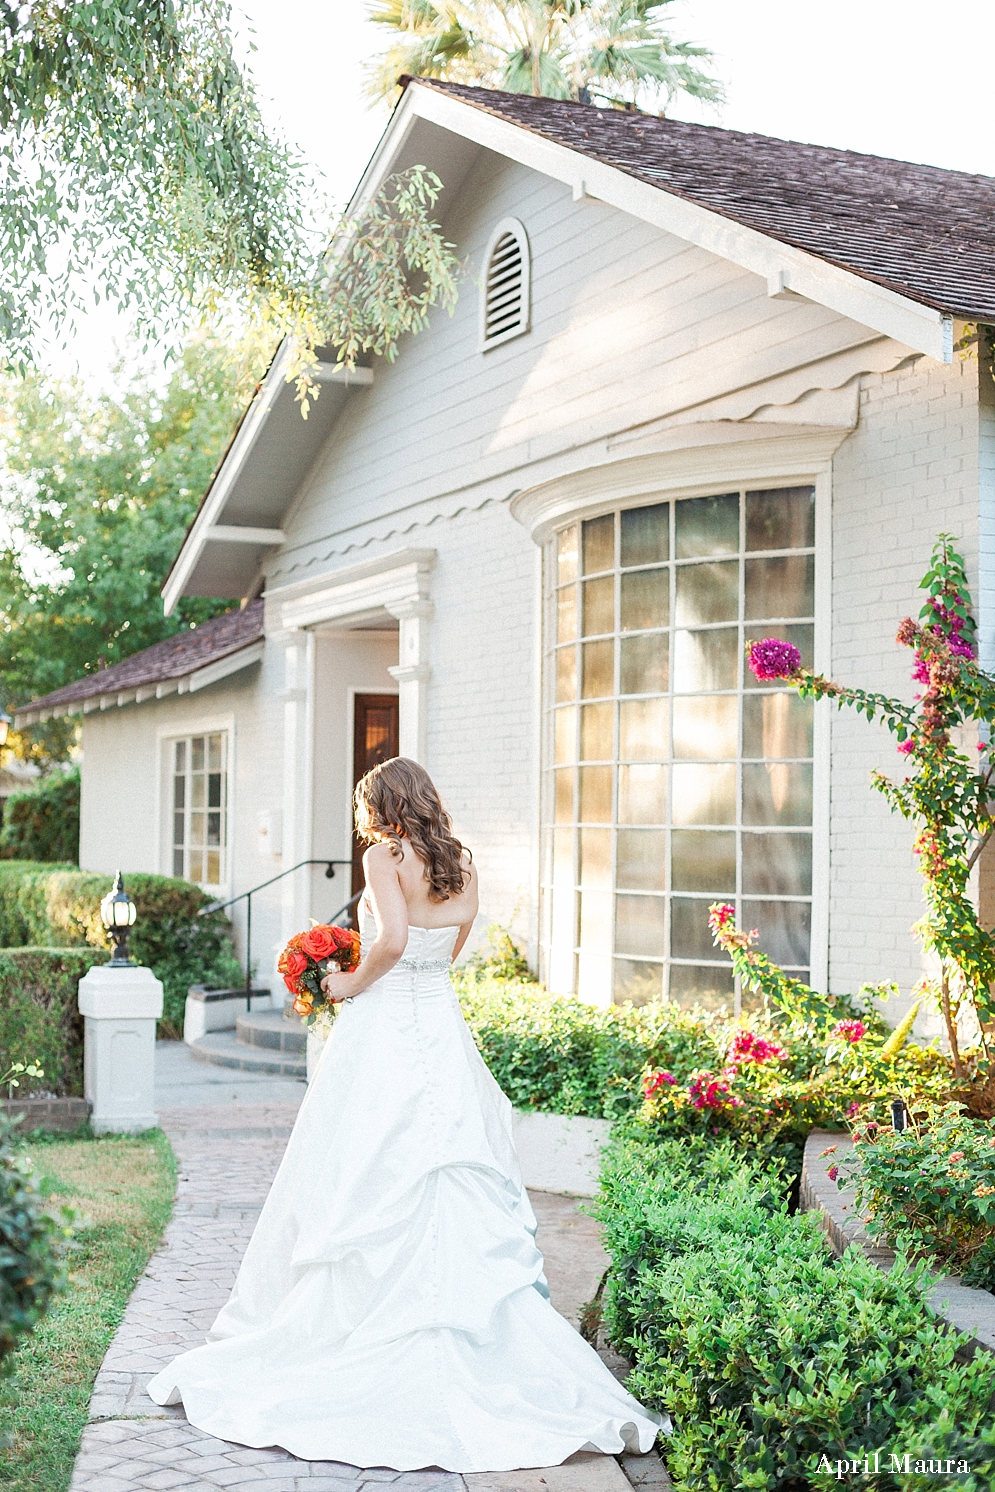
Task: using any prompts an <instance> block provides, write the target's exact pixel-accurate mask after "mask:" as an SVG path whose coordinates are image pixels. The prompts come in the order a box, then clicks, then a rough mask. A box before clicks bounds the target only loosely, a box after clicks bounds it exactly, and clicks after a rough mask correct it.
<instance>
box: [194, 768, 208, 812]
mask: <svg viewBox="0 0 995 1492" xmlns="http://www.w3.org/2000/svg"><path fill="white" fill-rule="evenodd" d="M206 786H207V783H206V779H205V777H204V775H203V773H199V774H198V775H197V776H196V777H191V779H190V802H191V804H192V805H193V807H194V808H206V807H207V804H206V803H205V801H204V799H205V796H206V794H205V788H206Z"/></svg>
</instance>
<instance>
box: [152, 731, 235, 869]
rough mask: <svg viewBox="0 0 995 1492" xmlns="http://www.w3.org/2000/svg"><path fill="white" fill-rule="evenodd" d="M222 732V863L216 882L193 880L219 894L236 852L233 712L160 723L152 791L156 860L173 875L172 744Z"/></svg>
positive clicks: (157, 733)
mask: <svg viewBox="0 0 995 1492" xmlns="http://www.w3.org/2000/svg"><path fill="white" fill-rule="evenodd" d="M218 734H222V735H225V736H227V758H228V761H227V767H226V774H227V779H228V781H227V803H226V815H225V818H226V828H227V843H226V844H225V846H224V848H223V851H222V855H223V863H222V867H221V871H222V879H221V881H220V883H219V884H218V885H217V886H215V885H214V884H213V883H211V884H208V883H206V882H200V881H197V882H194V883H193V884H195V885H202V886H203V887H204V889H206V890H209V891H211V892H212V893H213V892H216V893H217V894H218V895H219V896H227V895H228V894H229V892H230V891H231V886H232V866H233V864H234V856H235V834H236V831H235V767H236V733H235V717H234V715H229V714H226V715H211V716H202V717H200V718H198V719H195V720H189V721H186V720H175V721H173V722H172V723H171V724H170V725H161V726H159V727H158V728H157V730H156V776H157V779H158V784H159V790H158V792H157V793H156V795H155V803H156V823H155V825H154V830H153V832H154V839H155V843H156V844H157V845H158V846H159V864H160V866H161V874H162V875H165V876H170V877H172V875H173V763H174V756H173V748H174V743H175V742H176V741H182V740H188V739H189V738H190V737H191V736H211V735H218Z"/></svg>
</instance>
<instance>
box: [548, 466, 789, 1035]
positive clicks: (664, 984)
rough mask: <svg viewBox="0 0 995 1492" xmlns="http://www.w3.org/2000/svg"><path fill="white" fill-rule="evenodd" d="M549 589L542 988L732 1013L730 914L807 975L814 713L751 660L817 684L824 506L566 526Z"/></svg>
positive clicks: (784, 499)
mask: <svg viewBox="0 0 995 1492" xmlns="http://www.w3.org/2000/svg"><path fill="white" fill-rule="evenodd" d="M546 575H547V592H546V594H547V599H548V611H547V613H546V615H547V617H548V621H547V629H548V631H547V635H546V638H545V648H546V652H545V658H546V665H545V672H546V677H547V681H548V682H547V686H546V698H547V707H548V709H549V710H550V712H551V714H552V719H551V721H550V722H549V727H548V729H547V731H546V733H545V736H544V739H545V740H547V741H548V743H549V753H550V755H549V761H548V763H547V767H548V772H547V775H546V777H545V779H544V781H545V784H546V786H545V789H544V802H545V803H546V804H547V805H548V807H547V809H546V811H545V822H546V824H547V825H548V828H547V829H546V830H545V831H544V832H545V833H546V835H547V839H546V848H545V850H544V856H543V861H542V864H543V866H544V871H543V885H542V897H543V903H542V909H541V915H540V929H541V938H542V940H543V972H544V975H545V977H546V978H547V979H548V980H549V982H550V987H551V988H552V989H554V990H555V991H557V992H566V991H577V992H579V994H580V995H581V997H582V998H584V999H593V1000H600V1001H607V1000H611V999H615V1000H634V1001H637V1002H645V1001H646V1000H650V999H658V998H660V997H661V996H669V997H670V998H672V999H675V1000H677V1001H679V1002H682V1003H684V1004H695V1003H700V1004H703V1005H705V1006H706V1007H708V1008H715V1009H717V1008H719V1007H720V1006H722V1005H725V1006H727V1007H732V1006H733V1005H735V1008H737V1009H738V1008H739V996H738V994H737V992H736V991H735V989H734V985H733V980H732V975H731V971H730V967H729V964H728V960H727V959H725V958H724V957H723V956H722V955H721V954H720V953H718V952H717V950H716V949H715V947H714V944H713V943H712V940H711V935H710V933H709V930H708V923H707V916H708V905H709V903H710V902H711V901H714V900H715V899H716V898H721V899H722V900H724V901H732V902H733V903H734V905H735V906H736V908H737V912H738V914H739V917H740V920H741V922H742V923H743V924H744V925H746V924H748V925H750V926H758V927H759V928H760V946H761V947H762V948H763V949H764V950H765V951H766V952H768V953H770V954H771V956H772V957H775V958H778V959H779V960H780V961H782V962H783V964H784V966H785V967H786V968H788V969H790V970H792V971H794V972H797V973H799V974H801V975H805V974H806V973H807V970H808V967H809V963H810V957H811V952H810V947H809V941H810V926H811V898H812V813H813V776H812V771H813V761H812V757H813V739H814V737H813V722H814V714H813V706H812V704H811V703H810V702H806V701H803V700H799V699H798V697H797V695H796V694H794V693H793V692H792V691H789V690H785V689H784V688H777V687H773V688H772V687H770V686H769V685H767V684H764V683H761V682H758V681H757V680H756V679H755V678H754V677H753V676H752V674H750V672H749V670H748V669H746V668H745V667H744V664H743V658H744V648H745V644H746V641H747V639H752V640H755V639H757V638H759V637H765V636H767V637H778V638H781V639H783V640H784V641H788V642H792V643H794V645H795V646H796V647H798V649H799V651H800V652H801V655H802V661H803V664H805V665H806V666H808V667H811V666H812V665H813V659H814V642H815V625H814V616H813V611H814V606H815V599H814V598H815V494H814V490H813V489H812V488H811V487H787V486H785V487H781V488H763V489H757V490H753V489H750V490H746V489H744V490H741V491H736V492H719V493H716V494H715V495H714V496H705V497H692V498H678V499H676V500H672V499H664V500H660V499H659V498H656V499H654V498H647V500H646V501H645V502H643V503H640V504H630V505H627V506H626V505H622V506H620V507H619V508H618V509H617V510H616V511H615V512H610V513H600V514H598V515H597V516H596V517H594V518H590V519H586V520H582V521H580V522H576V523H570V524H566V525H564V527H563V528H562V529H561V530H560V531H559V532H558V533H557V534H556V535H555V536H554V538H553V539H552V540H551V541H550V544H549V548H548V564H547V567H546ZM554 825H555V829H554Z"/></svg>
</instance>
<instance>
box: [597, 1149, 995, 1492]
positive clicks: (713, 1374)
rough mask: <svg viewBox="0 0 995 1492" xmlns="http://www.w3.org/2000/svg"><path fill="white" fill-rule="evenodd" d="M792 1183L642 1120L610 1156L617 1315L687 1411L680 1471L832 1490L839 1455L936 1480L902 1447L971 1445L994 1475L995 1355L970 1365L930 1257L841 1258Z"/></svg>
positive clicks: (674, 1471)
mask: <svg viewBox="0 0 995 1492" xmlns="http://www.w3.org/2000/svg"><path fill="white" fill-rule="evenodd" d="M782 1187H783V1176H782V1175H781V1174H780V1173H779V1172H776V1171H769V1172H764V1171H763V1170H761V1169H760V1168H759V1166H758V1165H757V1164H756V1163H755V1162H751V1161H749V1160H747V1159H744V1158H743V1156H742V1154H741V1153H737V1152H736V1151H735V1150H733V1148H732V1147H731V1145H730V1144H729V1143H728V1142H724V1143H719V1144H715V1145H709V1144H708V1143H707V1142H706V1141H704V1140H703V1139H691V1140H677V1139H671V1140H664V1141H662V1142H657V1143H656V1144H652V1143H650V1142H649V1141H648V1140H647V1137H646V1135H645V1133H644V1134H642V1135H640V1134H639V1133H638V1132H635V1131H630V1132H629V1133H628V1134H626V1135H623V1136H621V1137H619V1138H618V1139H617V1140H616V1142H615V1145H614V1147H613V1149H612V1151H611V1152H610V1153H609V1156H608V1158H607V1161H606V1164H605V1167H604V1171H603V1174H602V1196H601V1200H600V1203H599V1216H600V1218H601V1220H602V1222H603V1223H604V1225H605V1230H606V1244H607V1246H608V1248H609V1250H610V1252H611V1255H612V1267H611V1272H610V1277H609V1282H608V1286H607V1289H606V1292H605V1324H606V1328H607V1332H608V1335H609V1336H610V1338H611V1339H612V1340H613V1341H614V1342H615V1343H616V1345H617V1346H619V1347H620V1348H621V1349H622V1350H623V1351H625V1352H626V1353H627V1354H629V1355H630V1356H631V1357H633V1358H634V1360H635V1369H634V1372H633V1374H632V1376H631V1378H630V1379H629V1387H630V1388H631V1390H632V1391H633V1392H634V1393H635V1394H636V1396H637V1397H638V1398H640V1399H641V1400H642V1401H643V1402H644V1403H646V1404H647V1405H649V1406H650V1407H652V1408H654V1409H657V1410H660V1411H661V1412H666V1413H669V1414H670V1415H671V1417H672V1419H673V1421H674V1434H673V1437H672V1438H670V1439H668V1440H666V1441H665V1443H664V1451H665V1454H666V1456H667V1461H668V1466H669V1469H670V1472H671V1475H672V1477H673V1478H674V1481H675V1485H676V1486H677V1487H678V1488H679V1489H681V1492H716V1489H725V1488H730V1487H737V1488H743V1489H774V1488H777V1489H781V1492H803V1489H807V1488H811V1487H816V1488H826V1489H828V1488H829V1487H830V1486H836V1485H837V1479H836V1467H835V1462H836V1461H837V1460H846V1461H856V1460H859V1461H861V1462H862V1460H863V1457H864V1455H865V1454H870V1455H873V1453H874V1451H875V1450H880V1451H882V1452H883V1457H884V1458H883V1462H882V1471H881V1473H880V1475H878V1476H877V1477H875V1478H874V1480H873V1485H874V1487H875V1488H876V1489H877V1492H899V1489H900V1488H901V1489H903V1492H904V1489H906V1488H908V1487H910V1486H913V1487H919V1486H922V1487H925V1486H927V1485H930V1483H929V1479H928V1477H924V1478H922V1479H921V1481H916V1480H910V1478H909V1477H907V1476H905V1475H902V1474H897V1475H893V1474H891V1472H890V1470H889V1462H888V1457H889V1456H890V1455H891V1453H892V1452H893V1451H899V1452H901V1453H904V1452H906V1451H908V1452H910V1453H911V1454H912V1457H913V1459H915V1458H917V1457H920V1456H921V1457H927V1458H928V1457H929V1456H930V1455H934V1456H944V1455H949V1456H955V1457H956V1456H961V1457H963V1458H964V1459H966V1460H967V1461H968V1463H969V1464H970V1466H971V1468H972V1470H971V1474H970V1475H969V1476H968V1477H966V1478H958V1487H962V1488H967V1489H970V1492H981V1489H982V1488H990V1486H991V1478H992V1475H993V1473H995V1455H993V1449H995V1441H993V1437H992V1436H991V1434H990V1428H991V1424H990V1422H991V1415H990V1408H989V1406H990V1403H991V1399H992V1394H993V1392H995V1359H993V1358H992V1357H991V1356H990V1355H988V1354H986V1353H979V1354H978V1356H977V1357H976V1358H974V1359H973V1360H972V1361H971V1362H968V1363H959V1362H958V1361H957V1360H956V1352H957V1351H958V1349H959V1348H962V1347H963V1346H964V1345H965V1343H966V1340H967V1339H966V1338H960V1337H958V1336H956V1335H955V1334H953V1333H951V1332H948V1331H947V1330H946V1329H944V1328H943V1327H941V1326H940V1324H939V1323H938V1322H937V1321H936V1320H935V1319H934V1318H933V1317H932V1316H931V1315H930V1313H929V1311H928V1309H927V1308H926V1306H925V1305H924V1302H923V1298H922V1294H923V1290H924V1288H925V1287H926V1285H927V1284H928V1277H927V1276H926V1275H925V1274H924V1271H923V1270H922V1268H921V1267H920V1268H918V1269H911V1268H909V1267H908V1266H907V1265H906V1264H905V1263H904V1261H901V1260H900V1261H899V1262H898V1263H897V1264H896V1266H895V1268H894V1269H893V1270H892V1271H891V1273H890V1274H886V1273H884V1272H883V1271H881V1270H879V1269H877V1268H876V1266H875V1265H873V1264H871V1263H870V1262H869V1261H868V1260H866V1259H865V1257H864V1256H863V1254H862V1253H860V1252H858V1251H857V1250H855V1249H853V1250H850V1251H849V1252H848V1253H847V1255H846V1256H845V1257H844V1258H843V1259H842V1260H840V1261H838V1262H837V1261H834V1260H833V1259H832V1257H831V1255H830V1253H829V1249H828V1245H827V1243H826V1241H825V1239H824V1237H823V1235H822V1233H821V1231H820V1228H819V1223H818V1220H817V1219H816V1218H815V1217H813V1216H809V1215H796V1216H791V1215H790V1214H789V1213H788V1210H787V1207H786V1205H785V1203H784V1201H783V1199H782ZM955 1445H956V1447H957V1449H954V1448H953V1447H954V1446H955ZM823 1456H825V1457H828V1460H829V1464H830V1468H831V1469H830V1470H829V1471H827V1470H826V1469H825V1466H823V1467H822V1470H821V1472H820V1469H819V1468H820V1463H821V1458H822V1457H823Z"/></svg>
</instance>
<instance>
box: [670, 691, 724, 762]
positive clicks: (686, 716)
mask: <svg viewBox="0 0 995 1492" xmlns="http://www.w3.org/2000/svg"><path fill="white" fill-rule="evenodd" d="M738 740H739V699H738V697H737V696H736V695H735V694H712V695H708V694H699V695H696V696H694V698H692V699H675V700H674V756H675V757H679V756H683V757H685V758H687V757H691V758H692V759H695V760H700V759H702V758H704V759H706V760H707V759H708V758H709V757H717V756H731V757H735V756H736V754H737V744H738Z"/></svg>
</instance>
